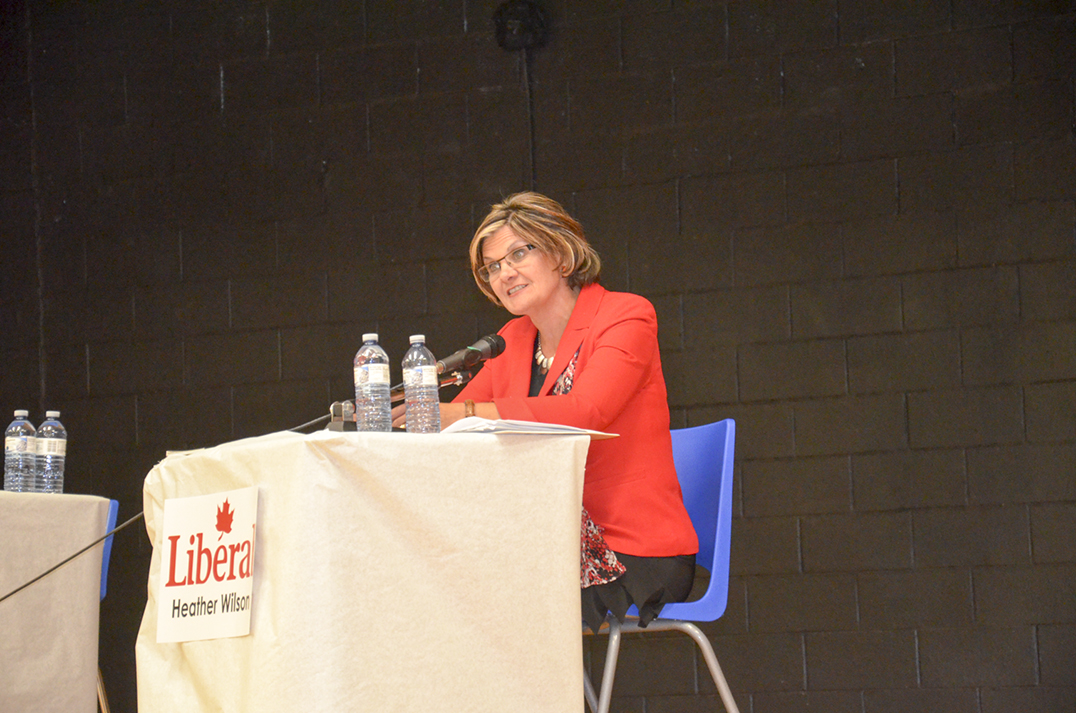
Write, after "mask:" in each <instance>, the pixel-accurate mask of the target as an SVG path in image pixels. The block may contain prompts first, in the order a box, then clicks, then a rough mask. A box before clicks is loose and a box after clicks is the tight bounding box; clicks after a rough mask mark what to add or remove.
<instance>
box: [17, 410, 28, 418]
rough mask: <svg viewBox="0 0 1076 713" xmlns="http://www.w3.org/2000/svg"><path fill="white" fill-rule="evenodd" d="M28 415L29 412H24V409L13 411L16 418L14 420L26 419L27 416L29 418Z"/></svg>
mask: <svg viewBox="0 0 1076 713" xmlns="http://www.w3.org/2000/svg"><path fill="white" fill-rule="evenodd" d="M29 415H30V412H29V411H27V410H26V409H24V408H20V409H16V410H15V417H16V418H19V417H21V418H26V417H27V416H29Z"/></svg>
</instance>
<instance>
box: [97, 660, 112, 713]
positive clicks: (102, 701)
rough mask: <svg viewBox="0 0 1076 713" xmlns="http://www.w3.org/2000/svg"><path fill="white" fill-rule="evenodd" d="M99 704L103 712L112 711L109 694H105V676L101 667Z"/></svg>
mask: <svg viewBox="0 0 1076 713" xmlns="http://www.w3.org/2000/svg"><path fill="white" fill-rule="evenodd" d="M97 705H99V706H100V707H101V713H110V711H109V708H108V696H107V695H106V694H105V678H104V676H102V675H101V669H97Z"/></svg>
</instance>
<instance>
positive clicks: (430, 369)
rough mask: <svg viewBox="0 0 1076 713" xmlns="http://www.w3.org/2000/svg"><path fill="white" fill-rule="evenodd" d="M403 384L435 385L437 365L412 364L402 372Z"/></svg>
mask: <svg viewBox="0 0 1076 713" xmlns="http://www.w3.org/2000/svg"><path fill="white" fill-rule="evenodd" d="M404 384H406V385H407V386H437V367H436V366H433V365H429V366H413V367H411V368H410V369H408V370H407V373H406V374H404Z"/></svg>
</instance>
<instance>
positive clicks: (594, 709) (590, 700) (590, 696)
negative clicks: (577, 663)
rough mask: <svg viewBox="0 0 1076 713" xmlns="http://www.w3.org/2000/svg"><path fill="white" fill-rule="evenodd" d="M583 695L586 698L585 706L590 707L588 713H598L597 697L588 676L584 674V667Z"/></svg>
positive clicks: (584, 669)
mask: <svg viewBox="0 0 1076 713" xmlns="http://www.w3.org/2000/svg"><path fill="white" fill-rule="evenodd" d="M583 695H584V696H586V699H587V705H588V706H590V713H598V695H597V694H596V693H595V692H594V684H593V683H591V681H590V674H588V673H587V672H586V667H585V666H584V667H583Z"/></svg>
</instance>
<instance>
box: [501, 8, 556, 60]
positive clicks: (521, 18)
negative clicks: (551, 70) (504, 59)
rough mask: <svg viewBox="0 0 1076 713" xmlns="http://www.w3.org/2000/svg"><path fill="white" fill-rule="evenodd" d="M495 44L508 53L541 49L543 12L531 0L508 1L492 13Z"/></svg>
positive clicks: (544, 37)
mask: <svg viewBox="0 0 1076 713" xmlns="http://www.w3.org/2000/svg"><path fill="white" fill-rule="evenodd" d="M493 26H494V27H495V28H496V31H497V44H498V45H500V46H501V48H502V49H506V50H508V51H509V52H515V51H517V50H529V49H534V48H536V47H541V46H542V45H544V44H545V40H546V18H545V10H543V9H542V6H541V5H539V4H538V3H536V2H534V1H533V0H509V1H508V2H504V3H501V5H500V6H499V7H498V8H497V10H496V11H494V13H493Z"/></svg>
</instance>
